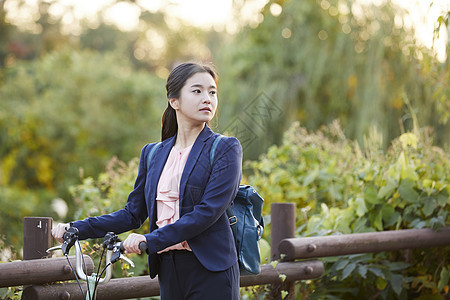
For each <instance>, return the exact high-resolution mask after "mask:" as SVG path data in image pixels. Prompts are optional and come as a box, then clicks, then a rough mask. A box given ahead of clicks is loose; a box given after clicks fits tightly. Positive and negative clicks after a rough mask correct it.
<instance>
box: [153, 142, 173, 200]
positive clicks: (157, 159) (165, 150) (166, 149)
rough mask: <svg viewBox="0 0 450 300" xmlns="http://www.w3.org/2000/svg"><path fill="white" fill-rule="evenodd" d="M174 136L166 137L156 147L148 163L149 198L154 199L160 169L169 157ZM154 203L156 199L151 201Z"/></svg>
mask: <svg viewBox="0 0 450 300" xmlns="http://www.w3.org/2000/svg"><path fill="white" fill-rule="evenodd" d="M175 137H176V136H173V137H171V138H168V139H167V140H165V141H164V142H162V143H161V145H160V146H159V147H158V149H156V151H155V153H154V155H153V158H152V161H151V163H150V168H149V169H150V170H151V173H150V189H151V190H150V195H151V199H156V189H157V187H158V181H159V178H160V177H161V173H162V170H163V168H164V165H165V164H166V161H167V158H168V157H169V153H170V150H171V149H172V147H173V145H174V143H175ZM152 202H153V203H156V201H152Z"/></svg>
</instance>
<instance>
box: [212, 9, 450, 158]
mask: <svg viewBox="0 0 450 300" xmlns="http://www.w3.org/2000/svg"><path fill="white" fill-rule="evenodd" d="M274 4H276V5H281V6H282V12H281V14H280V15H279V16H274V15H272V13H271V11H270V7H271V5H274ZM405 15H406V13H405V12H404V11H403V10H402V9H400V8H399V7H397V6H395V4H393V1H386V2H385V3H384V4H383V5H378V4H374V3H372V2H366V4H362V3H361V2H360V1H353V0H350V1H339V0H330V1H321V0H305V1H269V2H268V3H267V5H266V6H265V7H264V9H263V10H262V12H261V15H260V17H261V18H262V19H263V21H262V22H261V23H260V24H259V25H258V26H257V27H256V28H255V27H247V28H246V29H244V30H243V31H242V32H240V33H239V34H238V35H236V37H234V42H233V43H228V44H227V45H225V47H222V49H221V51H219V52H218V53H219V56H218V57H219V59H218V62H217V63H218V65H219V70H221V73H222V74H221V75H222V76H221V78H222V80H223V81H225V82H232V84H230V85H225V86H224V87H223V89H222V90H221V93H222V96H223V95H225V97H226V99H227V100H228V99H229V101H230V102H232V103H233V105H234V107H233V109H228V110H227V111H225V112H224V113H223V114H222V116H221V117H222V120H224V121H222V123H221V124H222V126H223V127H222V128H227V126H229V122H230V119H232V117H234V115H236V114H238V113H239V118H240V119H241V120H243V122H244V123H246V125H247V126H248V128H247V129H248V130H249V131H251V132H252V133H253V134H256V135H257V136H258V142H255V143H253V144H252V145H250V146H249V147H248V149H245V150H246V153H245V154H247V158H249V159H256V158H257V156H258V155H257V154H261V153H263V152H265V151H266V149H267V148H268V147H269V146H270V145H273V144H279V143H280V140H281V136H282V134H283V132H284V131H285V130H286V129H287V128H288V127H289V126H290V124H291V123H292V122H293V121H300V122H301V123H302V124H303V126H305V127H306V128H307V129H308V130H317V129H319V128H320V127H321V126H322V125H323V124H328V123H330V122H331V121H332V120H335V119H339V121H340V122H341V124H342V126H343V128H344V129H345V132H346V134H347V136H349V137H350V138H352V139H355V140H358V141H359V142H360V143H362V141H363V137H364V135H367V134H368V133H369V131H370V128H371V127H372V126H376V127H377V128H378V130H379V131H380V132H381V133H382V134H383V137H384V140H383V145H384V148H387V147H386V145H389V144H390V141H391V140H392V139H394V138H396V137H398V136H399V135H400V134H401V132H402V131H405V130H404V129H402V127H403V128H406V130H410V129H412V122H411V115H410V114H409V113H410V111H409V108H408V107H407V105H406V101H407V99H409V101H410V102H411V105H412V107H413V108H414V110H415V111H420V115H419V116H418V117H419V122H420V124H422V126H432V127H434V128H435V129H436V142H437V143H438V145H441V146H445V145H446V144H448V136H449V134H448V132H449V128H450V126H449V125H450V124H448V123H447V125H444V124H445V123H446V122H447V121H446V120H447V119H448V111H449V109H448V108H449V105H450V101H449V100H448V99H449V88H448V86H449V85H448V82H449V74H450V73H449V72H448V70H449V62H448V60H447V61H446V62H443V63H441V62H439V61H437V60H436V58H435V57H434V55H433V54H432V53H430V51H428V50H427V49H425V48H423V47H419V46H415V44H414V34H413V32H412V31H411V30H410V29H409V28H407V27H406V26H405V27H403V26H399V25H398V24H396V22H394V20H400V19H401V18H402V17H403V16H405ZM447 49H448V48H447ZM236 82H239V84H236ZM261 92H264V93H265V94H266V95H267V96H268V97H269V98H270V99H271V101H272V103H271V105H270V107H269V108H270V109H272V110H273V109H276V108H279V109H281V110H282V111H283V114H281V115H280V116H278V117H276V116H273V115H272V116H271V111H265V110H264V109H263V108H260V110H259V111H255V109H254V110H251V111H248V110H246V107H247V105H248V103H249V102H251V101H252V100H253V99H255V97H257V95H258V94H260V93H261ZM222 112H223V111H222ZM255 114H256V115H257V116H258V114H263V115H262V117H263V118H264V121H265V122H264V128H263V132H258V128H257V126H254V125H255V124H254V123H255V121H254V116H255ZM227 119H228V120H227ZM439 120H441V121H439ZM399 123H400V126H399ZM245 129H246V128H244V127H243V126H240V127H239V128H235V129H234V132H233V134H235V135H238V134H239V133H241V134H242V131H244V130H245Z"/></svg>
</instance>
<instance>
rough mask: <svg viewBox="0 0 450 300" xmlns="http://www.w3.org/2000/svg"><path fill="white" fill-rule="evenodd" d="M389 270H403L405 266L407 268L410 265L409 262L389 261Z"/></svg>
mask: <svg viewBox="0 0 450 300" xmlns="http://www.w3.org/2000/svg"><path fill="white" fill-rule="evenodd" d="M387 266H388V268H389V270H391V271H399V270H404V269H406V268H408V267H409V266H410V264H408V263H405V262H402V261H398V262H391V263H388V264H387Z"/></svg>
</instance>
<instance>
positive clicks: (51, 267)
mask: <svg viewBox="0 0 450 300" xmlns="http://www.w3.org/2000/svg"><path fill="white" fill-rule="evenodd" d="M83 257H84V261H85V263H86V270H85V273H86V274H88V275H90V274H92V272H93V270H94V262H93V261H92V259H91V258H90V257H89V256H88V255H83ZM69 260H70V263H71V264H72V267H73V268H75V256H69ZM72 279H75V275H74V274H73V272H72V269H71V268H70V266H69V263H68V262H67V259H66V258H65V257H57V258H50V259H32V260H23V261H13V262H9V263H2V264H0V288H2V287H9V286H18V285H29V284H45V283H51V282H57V281H65V280H72Z"/></svg>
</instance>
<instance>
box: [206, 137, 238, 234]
mask: <svg viewBox="0 0 450 300" xmlns="http://www.w3.org/2000/svg"><path fill="white" fill-rule="evenodd" d="M222 138H223V135H221V134H220V135H218V136H217V137H216V139H215V140H214V143H213V145H212V147H211V152H209V163H210V164H211V168H212V167H213V163H214V155H215V154H216V148H217V145H218V144H219V142H220V140H221V139H222ZM227 215H228V222H229V223H230V226H231V225H234V224H236V223H237V217H236V216H235V215H234V214H233V209H232V208H231V205H230V206H228V207H227Z"/></svg>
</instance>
